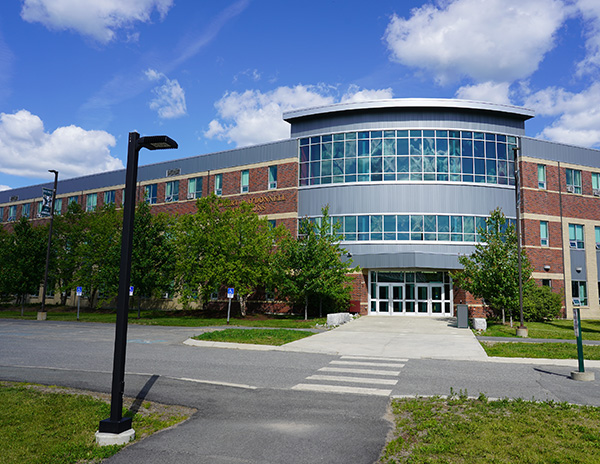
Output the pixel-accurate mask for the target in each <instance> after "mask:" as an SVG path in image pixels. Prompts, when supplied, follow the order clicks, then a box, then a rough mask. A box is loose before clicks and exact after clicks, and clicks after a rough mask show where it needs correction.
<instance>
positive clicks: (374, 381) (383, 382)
mask: <svg viewBox="0 0 600 464" xmlns="http://www.w3.org/2000/svg"><path fill="white" fill-rule="evenodd" d="M306 380H330V381H333V382H351V383H372V384H375V385H396V384H397V383H398V381H397V380H392V379H373V378H368V377H342V376H337V375H311V376H310V377H306Z"/></svg>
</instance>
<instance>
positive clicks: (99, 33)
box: [0, 0, 600, 189]
mask: <svg viewBox="0 0 600 464" xmlns="http://www.w3.org/2000/svg"><path fill="white" fill-rule="evenodd" d="M599 70H600V2H599V1H598V0H453V1H452V0H439V1H431V2H422V1H416V0H395V1H391V0H378V1H375V2H364V1H356V0H346V1H339V0H337V1H336V0H318V1H316V0H304V1H303V2H283V1H280V0H261V1H259V0H237V1H235V0H222V1H220V2H198V1H193V0H125V1H123V0H89V1H87V2H82V1H81V0H20V1H17V0H12V1H4V2H2V3H1V4H0V189H6V188H16V187H21V186H25V185H31V184H37V183H41V182H47V181H50V180H52V178H53V176H52V174H50V173H48V172H47V170H48V169H57V170H58V171H59V172H60V178H61V179H64V178H68V177H75V176H80V175H86V174H90V173H94V172H101V171H105V170H113V169H119V168H121V167H123V166H124V164H125V158H126V153H127V134H128V132H130V131H138V132H139V133H140V134H141V135H158V134H166V135H169V136H170V137H172V138H173V139H175V140H176V141H177V142H178V143H179V149H178V150H172V151H171V150H170V151H156V152H149V151H143V152H142V154H141V157H140V163H141V164H148V163H154V162H158V161H162V160H166V159H173V158H180V157H188V156H195V155H199V154H203V153H210V152H214V151H219V150H226V149H230V148H235V147H237V146H244V145H249V144H255V143H262V142H269V141H273V140H279V139H282V138H286V137H288V136H289V126H288V125H287V124H286V123H285V122H283V121H282V119H281V113H282V111H287V110H291V109H295V108H302V107H310V106H319V105H323V104H331V103H337V102H343V101H359V100H372V99H379V98H406V97H425V98H464V99H469V100H478V101H491V102H496V103H506V104H512V105H517V106H525V107H527V108H530V109H533V110H534V111H535V112H536V115H537V116H536V118H535V119H534V120H532V121H530V122H528V123H527V126H526V128H527V135H530V136H536V137H542V138H545V139H548V140H553V141H557V142H563V143H568V144H574V145H581V146H587V147H594V148H600V75H599Z"/></svg>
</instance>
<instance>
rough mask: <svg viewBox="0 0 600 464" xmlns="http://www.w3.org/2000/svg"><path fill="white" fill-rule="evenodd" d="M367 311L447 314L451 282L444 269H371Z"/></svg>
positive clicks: (394, 313) (448, 313) (450, 304)
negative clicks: (428, 270)
mask: <svg viewBox="0 0 600 464" xmlns="http://www.w3.org/2000/svg"><path fill="white" fill-rule="evenodd" d="M370 280H371V285H370V289H371V292H370V300H371V302H370V303H371V304H370V308H371V309H370V313H371V314H379V315H402V314H406V315H410V314H413V315H425V316H426V315H433V316H435V315H439V316H443V315H450V314H451V308H452V282H451V278H450V275H449V274H448V273H447V272H443V271H439V272H418V271H415V272H393V271H371V273H370Z"/></svg>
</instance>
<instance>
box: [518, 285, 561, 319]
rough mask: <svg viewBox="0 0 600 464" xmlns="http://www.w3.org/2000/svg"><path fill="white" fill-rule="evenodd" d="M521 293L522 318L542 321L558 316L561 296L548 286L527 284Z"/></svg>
mask: <svg viewBox="0 0 600 464" xmlns="http://www.w3.org/2000/svg"><path fill="white" fill-rule="evenodd" d="M524 290H525V291H524V293H523V318H524V319H525V320H526V321H530V322H543V321H547V320H550V319H555V318H557V317H560V313H561V308H562V297H561V296H560V295H559V294H558V293H554V292H553V291H552V290H551V289H550V287H545V286H541V287H540V286H537V285H528V286H526V287H525V288H524Z"/></svg>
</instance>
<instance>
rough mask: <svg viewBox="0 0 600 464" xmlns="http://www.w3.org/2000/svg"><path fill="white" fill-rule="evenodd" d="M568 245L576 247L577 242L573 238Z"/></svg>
mask: <svg viewBox="0 0 600 464" xmlns="http://www.w3.org/2000/svg"><path fill="white" fill-rule="evenodd" d="M569 246H570V247H571V248H577V242H576V241H575V240H571V241H570V242H569Z"/></svg>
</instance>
